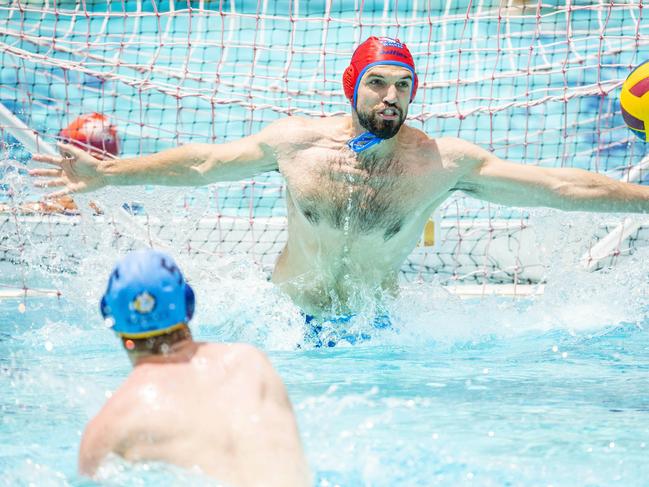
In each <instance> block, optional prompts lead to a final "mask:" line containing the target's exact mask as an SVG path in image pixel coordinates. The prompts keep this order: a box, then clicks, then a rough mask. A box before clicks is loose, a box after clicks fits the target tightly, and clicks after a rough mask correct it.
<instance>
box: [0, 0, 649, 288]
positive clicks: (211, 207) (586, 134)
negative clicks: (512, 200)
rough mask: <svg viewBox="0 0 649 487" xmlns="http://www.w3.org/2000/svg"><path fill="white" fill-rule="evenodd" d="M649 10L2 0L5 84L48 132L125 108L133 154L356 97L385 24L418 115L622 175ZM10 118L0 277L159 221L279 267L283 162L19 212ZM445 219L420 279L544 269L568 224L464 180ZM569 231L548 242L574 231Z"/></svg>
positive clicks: (193, 243)
mask: <svg viewBox="0 0 649 487" xmlns="http://www.w3.org/2000/svg"><path fill="white" fill-rule="evenodd" d="M643 13H644V11H643V4H642V2H641V1H639V0H637V1H626V2H603V1H601V2H565V3H564V2H556V4H554V3H547V2H546V3H542V2H499V1H497V0H494V1H468V0H460V1H457V0H454V1H450V0H449V1H447V2H431V1H408V2H406V1H403V2H392V1H387V0H386V1H385V2H377V1H358V0H357V1H311V2H309V1H306V2H305V1H290V0H287V1H268V0H259V1H243V2H242V1H200V2H195V1H191V2H190V1H184V2H182V1H150V2H142V1H131V0H129V1H113V0H105V1H92V2H90V1H85V2H83V1H78V2H71V1H70V2H68V1H54V0H52V1H39V2H37V1H21V0H15V1H6V0H5V1H0V47H1V50H0V60H1V63H0V66H1V67H0V83H1V86H0V102H1V103H2V105H4V107H5V108H7V109H8V110H9V111H10V112H11V113H13V114H14V115H15V116H16V117H17V118H19V119H20V120H21V121H22V122H24V123H25V124H26V125H27V126H28V127H29V128H30V129H32V130H34V131H36V132H37V133H38V134H40V135H41V136H42V137H43V140H45V141H47V142H50V143H52V142H55V140H56V138H57V136H58V133H59V130H60V129H61V128H62V127H65V126H66V125H67V124H68V123H70V122H71V121H72V120H73V119H74V118H76V117H77V116H78V115H80V114H82V113H89V112H95V111H97V112H101V113H104V114H106V115H108V116H110V117H111V119H112V120H113V122H114V123H115V124H116V125H117V126H118V129H119V135H120V137H121V139H122V141H123V148H122V155H134V154H143V153H151V152H154V151H159V150H162V149H165V148H168V147H172V146H175V145H178V144H182V143H187V142H190V141H191V142H211V143H219V142H223V141H227V140H233V139H237V138H239V137H242V136H245V135H248V134H250V133H254V132H256V131H258V130H259V129H260V128H261V127H263V126H264V125H265V124H267V123H268V122H270V121H272V120H275V119H276V118H278V117H282V116H286V115H295V114H299V115H307V116H316V117H319V116H328V115H335V114H344V113H348V112H349V105H348V102H347V100H345V98H344V97H343V95H342V90H341V84H340V78H341V73H342V71H343V69H344V68H345V67H346V65H347V63H348V61H349V58H350V56H351V53H352V52H353V49H354V47H355V46H356V45H357V44H358V42H359V41H361V40H363V39H364V38H366V37H367V36H369V35H389V36H392V37H398V38H400V39H401V40H403V41H405V42H406V43H407V44H408V46H409V48H410V50H411V52H412V53H413V55H414V57H415V61H416V64H417V70H418V73H419V76H420V88H419V91H418V94H417V99H416V100H415V102H414V103H413V105H412V107H411V109H410V118H411V120H410V122H409V123H411V124H412V125H414V126H416V127H418V128H421V129H423V130H424V131H426V132H427V133H428V134H430V135H431V136H439V135H453V136H458V137H462V138H465V139H467V140H470V141H472V142H475V143H478V144H480V145H482V146H484V147H486V148H488V149H490V150H492V151H494V152H495V153H496V154H497V155H499V156H500V157H502V158H505V159H508V160H512V161H516V162H521V163H526V164H538V165H544V166H569V167H581V168H585V169H589V170H592V171H598V172H607V173H609V174H611V175H613V176H614V177H625V174H626V171H627V170H628V169H629V168H631V167H632V166H634V165H636V164H637V163H638V162H639V161H640V160H641V159H642V157H643V156H644V154H645V152H646V147H645V145H644V144H643V143H641V142H638V143H636V141H635V140H634V139H633V136H632V135H631V134H630V132H629V131H628V130H627V129H626V128H625V127H624V124H623V121H622V117H621V115H620V113H619V107H618V102H617V98H618V97H617V95H618V88H619V86H620V85H621V82H622V81H623V79H624V78H625V77H626V75H627V74H628V72H629V71H630V70H631V69H632V67H634V66H635V65H637V64H638V63H640V62H641V61H643V60H644V59H643V53H646V52H647V51H648V49H647V48H648V46H649V37H648V36H649V22H648V21H645V20H644V19H643ZM7 125H8V124H7V123H5V124H4V126H5V128H4V130H3V133H2V134H3V137H4V141H5V146H4V147H5V149H4V152H3V157H2V159H3V161H2V163H1V164H2V169H1V170H2V171H3V186H2V191H3V194H2V199H3V202H2V203H3V204H4V213H3V214H2V215H0V227H1V233H0V239H1V240H0V260H2V262H3V263H4V264H3V265H2V277H1V278H0V285H2V286H5V287H11V288H15V287H16V286H18V287H19V288H33V287H38V285H39V282H35V280H36V277H35V275H36V274H35V272H32V270H33V269H35V268H36V267H38V268H39V269H41V270H42V269H45V270H47V269H50V270H52V269H53V270H57V271H58V270H62V269H63V270H74V269H75V267H76V264H77V263H78V261H79V260H80V259H82V258H83V257H84V256H87V255H92V254H93V253H96V252H98V249H105V248H106V246H108V247H111V248H113V249H119V250H123V249H125V248H128V247H130V246H133V245H138V243H137V242H143V243H147V239H148V242H154V243H156V244H158V245H166V246H169V247H171V248H173V249H174V250H175V251H176V252H179V253H189V254H191V255H200V256H202V258H208V259H209V258H212V257H213V256H219V255H224V254H226V253H229V252H245V253H248V254H250V255H251V256H252V257H253V259H254V260H255V261H257V262H260V263H261V264H262V265H263V266H264V267H266V268H270V267H271V266H272V263H273V261H274V259H275V258H276V256H277V254H278V252H279V250H280V249H281V247H282V244H283V242H284V240H285V214H286V211H285V207H284V191H283V182H282V180H281V177H280V176H279V175H277V174H266V175H262V176H260V177H258V178H256V179H255V180H254V181H242V182H237V183H232V184H218V185H214V186H212V187H209V188H202V189H196V190H186V189H182V190H179V189H175V190H173V191H172V190H168V191H167V192H164V191H163V192H162V193H161V192H160V191H159V190H158V189H156V190H148V192H144V193H143V192H142V191H135V192H133V191H134V190H129V191H128V192H125V191H120V192H115V191H112V192H111V191H106V192H104V193H103V194H101V195H98V196H97V199H98V200H99V202H100V203H101V205H102V208H104V210H105V214H104V215H101V216H96V217H94V216H92V214H91V213H92V212H90V211H89V212H88V215H86V217H85V218H84V219H83V222H84V223H83V224H81V223H80V222H81V221H82V220H81V219H80V218H79V217H78V216H64V215H45V216H43V215H25V214H24V213H25V203H26V202H28V201H35V200H36V199H38V197H39V194H38V193H36V192H35V191H34V190H33V188H31V186H30V185H29V181H28V180H27V178H26V177H25V176H24V167H25V165H29V164H33V163H28V162H27V160H28V155H26V154H25V151H23V150H20V148H19V147H17V146H15V145H12V142H14V139H13V138H12V132H15V127H14V128H13V129H12V128H11V127H7ZM9 125H10V124H9ZM640 179H642V174H640ZM170 191H171V192H170ZM160 194H164V198H162V199H163V200H164V205H162V204H161V203H160V198H161V197H160V196H159V195H160ZM134 195H135V196H134ZM93 198H94V196H93ZM133 200H136V201H139V202H141V203H143V209H142V208H140V207H139V206H133V205H131V207H130V210H129V211H128V214H127V213H126V212H124V210H122V209H121V203H122V202H132V201H133ZM86 204H87V201H85V200H84V201H83V203H81V205H82V206H84V205H86ZM84 207H85V206H84ZM434 220H435V223H436V225H435V228H434V230H433V227H432V226H429V228H428V232H427V235H425V236H424V237H423V238H422V242H426V243H428V244H429V245H428V246H426V245H423V246H421V247H419V248H417V249H416V251H415V252H414V253H413V254H412V255H411V257H410V259H409V260H408V262H407V263H406V265H404V268H403V271H404V272H403V276H404V277H405V278H407V279H413V278H421V277H423V278H426V279H428V278H432V277H433V276H435V275H438V276H442V280H443V281H462V282H465V281H466V282H472V283H479V284H481V283H485V282H499V283H533V282H538V281H539V280H542V279H543V275H544V269H545V266H547V263H548V259H550V258H551V254H552V251H551V250H550V251H549V250H547V248H546V247H547V240H545V241H544V239H546V238H550V237H548V236H547V234H548V232H549V233H552V232H554V233H557V231H559V230H557V229H556V228H554V229H552V228H550V227H552V225H549V226H548V225H545V224H544V227H542V228H541V231H539V225H538V224H537V225H536V232H534V231H531V230H530V219H529V216H528V215H527V213H525V212H522V211H519V210H516V209H508V208H501V207H497V206H494V205H485V204H483V203H481V202H477V201H474V200H470V199H468V198H466V197H463V196H462V195H458V196H456V197H454V198H452V199H451V200H449V201H448V202H447V203H445V204H444V205H443V206H442V208H440V209H439V210H438V213H437V215H436V217H435V218H434ZM615 225H616V222H615V221H611V222H607V223H606V224H600V223H599V222H591V226H590V227H588V228H590V230H588V229H586V230H584V228H582V227H579V232H580V236H581V237H586V238H585V240H584V242H583V244H581V247H579V250H580V252H587V251H588V248H589V247H590V246H591V245H592V243H593V242H595V241H597V239H598V238H599V237H601V236H603V235H605V234H606V233H607V231H609V230H611V229H613V228H614V227H615ZM532 226H534V225H532ZM548 228H550V230H551V231H549V230H548ZM584 231H585V232H586V235H583V232H584ZM643 232H644V230H643V229H642V228H640V229H636V230H634V231H633V232H631V236H630V237H631V238H630V239H629V238H627V237H626V236H625V238H624V239H620V241H619V242H617V243H616V245H614V246H613V247H612V248H610V249H609V250H610V251H609V252H608V253H607V254H606V255H607V256H609V257H608V258H606V259H598V261H597V263H598V265H607V264H608V263H610V262H611V260H612V259H613V260H614V259H615V258H616V257H617V256H618V255H621V254H625V253H628V251H629V248H630V247H632V246H633V242H634V241H635V240H637V239H638V238H640V239H643V238H644V237H643V235H644V234H643ZM559 233H560V232H559ZM627 233H628V232H627ZM591 234H592V238H591ZM432 237H435V238H434V239H433V238H432ZM561 238H563V240H561ZM561 238H559V237H557V238H555V240H554V241H553V242H554V243H556V242H564V241H565V239H570V238H571V237H570V235H568V236H566V235H563V236H562V237H561ZM433 240H434V244H433V245H431V244H432V243H433ZM578 257H579V256H576V257H575V260H578Z"/></svg>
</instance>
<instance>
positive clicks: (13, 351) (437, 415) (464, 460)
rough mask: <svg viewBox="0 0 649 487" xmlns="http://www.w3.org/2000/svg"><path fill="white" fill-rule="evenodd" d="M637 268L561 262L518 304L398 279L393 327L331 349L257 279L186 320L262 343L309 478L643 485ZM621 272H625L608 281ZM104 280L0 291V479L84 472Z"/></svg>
mask: <svg viewBox="0 0 649 487" xmlns="http://www.w3.org/2000/svg"><path fill="white" fill-rule="evenodd" d="M633 265H634V266H636V267H637V262H636V263H634V264H633ZM633 265H632V266H630V267H629V268H627V269H623V270H619V271H616V272H617V273H616V272H613V273H612V274H609V275H606V276H598V277H597V278H595V280H593V278H592V277H591V276H592V275H589V274H585V273H584V274H583V275H580V274H579V273H578V271H575V277H574V284H575V285H576V286H577V287H573V286H572V284H562V283H556V284H555V285H554V286H552V285H549V287H550V290H549V292H548V294H547V296H545V297H538V298H535V299H533V300H523V301H511V300H495V299H494V300H489V299H487V300H482V301H460V300H458V299H457V298H454V297H452V296H447V297H446V298H445V299H444V292H443V291H442V290H441V289H439V288H435V287H426V286H423V288H422V287H420V286H418V285H408V286H407V287H405V289H404V292H403V296H402V297H401V298H400V299H397V300H396V301H395V302H393V303H391V310H392V316H393V321H394V323H395V326H394V329H393V330H381V331H378V332H377V331H376V330H374V331H373V335H372V339H371V340H370V341H368V342H365V343H362V344H360V345H356V346H353V347H345V346H339V347H337V348H334V349H312V348H309V347H308V345H307V346H306V347H305V348H301V349H297V347H296V343H297V341H299V339H300V338H299V337H300V333H301V331H302V329H301V326H302V325H301V322H300V320H299V313H297V310H296V309H295V308H294V307H293V306H292V305H290V303H288V302H287V301H286V300H285V299H281V298H280V299H277V293H276V291H275V290H274V289H272V286H269V285H268V283H267V282H266V281H265V280H264V279H263V276H262V275H258V276H256V277H254V276H252V277H251V276H248V278H246V279H245V280H241V278H240V276H236V273H232V274H225V275H222V276H221V281H220V282H219V283H218V285H216V283H214V282H212V283H211V285H210V282H209V281H204V282H201V283H200V284H198V283H197V285H195V288H196V289H197V290H198V313H197V317H196V320H195V323H194V325H193V329H194V333H195V336H196V338H197V339H201V340H226V341H238V340H245V341H249V342H252V343H255V344H256V345H258V346H260V347H261V348H264V349H266V350H268V353H269V355H270V358H271V360H272V362H273V364H274V366H275V367H276V368H277V370H278V371H279V373H280V374H281V376H282V377H283V379H284V381H285V383H286V384H287V387H288V390H289V394H290V397H291V400H292V402H293V405H294V408H295V412H296V415H297V418H298V423H299V427H300V430H301V434H302V438H303V440H304V445H305V450H306V453H307V457H308V460H309V462H310V464H311V467H312V469H313V472H314V475H315V479H316V481H315V485H320V486H327V485H341V486H360V485H371V486H394V485H405V486H421V485H480V486H483V485H485V486H489V485H494V486H496V485H497V486H502V485H520V486H537V485H544V486H545V485H553V486H574V485H591V486H610V485H621V486H641V485H646V479H647V478H649V466H648V465H647V462H646V458H647V451H648V448H649V421H648V419H649V394H647V390H648V387H647V386H648V385H649V380H648V379H647V377H648V375H647V374H648V372H649V358H647V357H649V355H648V353H647V352H648V351H649V334H648V333H647V331H646V329H645V327H646V325H647V323H648V321H647V320H646V317H645V311H644V309H645V308H646V307H647V304H649V295H648V293H647V290H648V287H649V285H648V284H647V282H646V278H644V279H642V278H639V277H638V276H640V275H642V272H641V271H638V270H636V271H633ZM108 266H109V263H106V267H107V269H108ZM103 270H104V269H102V271H103ZM98 274H101V272H98ZM106 275H108V271H107V270H106ZM625 276H627V277H630V278H631V279H632V280H633V281H632V282H630V283H629V284H627V285H625V284H623V283H622V284H620V281H621V280H622V279H623V278H624V277H625ZM606 282H611V283H615V284H616V287H615V288H607V287H606V286H605V285H604V284H605V283H606ZM618 284H619V286H617V285H618ZM82 285H83V287H81V286H82ZM102 285H103V283H102V279H101V278H100V277H96V278H90V279H89V281H88V279H85V280H84V278H83V276H79V277H76V278H74V279H73V281H72V282H70V284H68V285H67V286H64V287H65V290H66V291H67V292H66V295H67V296H68V298H67V299H63V300H60V301H58V302H57V301H56V300H38V299H28V300H27V302H26V304H27V307H26V310H25V313H24V314H21V313H19V312H17V305H18V302H17V301H15V300H4V301H2V302H0V316H2V317H3V319H2V322H1V324H0V337H1V338H0V357H1V358H0V390H1V391H2V394H0V398H1V401H2V423H1V424H0V438H2V446H1V448H0V470H1V471H2V472H3V475H2V478H1V480H0V483H2V485H16V484H19V485H26V484H28V483H30V482H32V483H34V485H80V484H83V485H86V483H87V482H88V481H86V480H83V479H80V478H78V477H77V475H76V473H75V468H76V467H75V464H76V454H77V448H78V444H79V440H80V434H81V431H82V429H83V427H84V425H85V423H86V421H87V420H88V419H90V417H91V416H92V415H94V414H95V413H96V411H97V410H98V409H99V408H100V407H101V405H102V404H103V402H104V401H105V400H106V397H107V395H109V394H110V392H111V391H114V390H115V389H116V388H117V387H118V386H119V384H120V383H121V382H122V380H123V379H124V377H126V375H127V374H128V372H129V370H130V364H129V362H128V360H127V358H126V356H125V354H124V353H123V351H122V350H121V348H120V345H119V343H118V342H117V340H116V339H115V337H114V336H113V334H112V332H111V331H110V330H108V329H106V328H105V327H104V326H103V323H102V322H101V319H100V318H99V314H98V312H97V308H96V301H97V297H96V296H95V294H97V295H99V293H100V291H101V286H102ZM251 287H252V288H253V289H252V290H251ZM75 289H76V290H77V295H76V296H74V295H73V294H72V293H71V292H70V291H73V290H75ZM249 293H252V294H253V295H254V296H256V297H257V298H258V301H259V302H258V304H257V305H255V306H253V307H252V308H250V307H249V306H248V303H250V296H249ZM584 295H587V296H589V298H590V299H591V300H592V305H584V303H583V298H584ZM273 301H274V303H275V304H274V306H273V305H272V304H271V303H272V302H273ZM630 305H633V306H630ZM108 465H109V466H108V467H107V469H106V470H105V472H104V475H105V480H106V482H107V483H108V484H109V485H160V484H161V483H162V484H170V485H185V484H202V483H206V482H208V480H207V479H205V478H203V477H201V476H200V475H199V474H198V473H196V472H187V471H183V470H180V469H176V468H173V467H169V466H164V465H157V464H151V465H144V466H143V465H139V466H131V465H128V464H125V463H123V462H119V461H113V462H109V464H108Z"/></svg>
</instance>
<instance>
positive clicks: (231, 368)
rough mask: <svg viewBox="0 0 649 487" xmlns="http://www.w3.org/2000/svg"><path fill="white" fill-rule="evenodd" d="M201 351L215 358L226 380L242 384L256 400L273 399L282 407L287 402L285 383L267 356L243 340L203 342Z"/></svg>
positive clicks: (287, 403)
mask: <svg viewBox="0 0 649 487" xmlns="http://www.w3.org/2000/svg"><path fill="white" fill-rule="evenodd" d="M204 352H205V353H208V354H210V356H211V357H212V358H214V359H216V360H218V361H219V362H220V363H221V364H222V365H223V367H224V368H225V370H226V375H227V376H228V377H229V380H231V381H235V382H239V383H241V384H245V385H246V387H247V388H250V389H251V392H252V394H253V395H254V396H255V397H257V399H259V400H261V401H264V400H266V399H269V398H272V399H273V400H274V401H275V402H277V403H281V405H282V406H286V405H290V402H289V401H288V396H287V394H286V389H285V387H284V382H283V381H282V379H281V377H280V376H279V374H278V373H277V371H276V370H275V368H274V367H273V364H272V363H271V361H270V358H269V357H268V355H266V354H265V353H264V352H263V351H261V350H259V349H258V348H256V347H254V346H252V345H249V344H246V343H231V344H206V347H205V348H204Z"/></svg>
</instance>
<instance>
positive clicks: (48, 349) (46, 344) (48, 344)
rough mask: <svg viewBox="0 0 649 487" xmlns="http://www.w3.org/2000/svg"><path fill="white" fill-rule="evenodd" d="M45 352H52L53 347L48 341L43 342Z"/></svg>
mask: <svg viewBox="0 0 649 487" xmlns="http://www.w3.org/2000/svg"><path fill="white" fill-rule="evenodd" d="M45 350H47V351H48V352H51V351H52V350H54V345H52V342H50V341H49V340H48V341H46V342H45Z"/></svg>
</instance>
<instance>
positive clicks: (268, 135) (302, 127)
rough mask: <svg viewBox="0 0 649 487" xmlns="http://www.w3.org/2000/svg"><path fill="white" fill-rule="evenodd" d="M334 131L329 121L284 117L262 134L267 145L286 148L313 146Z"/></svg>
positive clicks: (271, 124) (265, 129) (268, 126)
mask: <svg viewBox="0 0 649 487" xmlns="http://www.w3.org/2000/svg"><path fill="white" fill-rule="evenodd" d="M332 129H333V124H332V123H331V121H330V120H329V119H326V118H323V119H319V118H306V117H298V116H291V117H284V118H280V119H278V120H275V121H274V122H272V123H270V124H269V125H267V126H266V127H265V128H264V129H263V131H262V132H261V135H262V137H263V138H264V139H265V140H266V142H267V143H269V144H273V145H280V144H283V145H284V146H286V147H300V146H304V145H311V144H314V143H316V142H317V141H318V140H320V139H322V138H323V136H326V134H327V133H328V132H330V131H331V130H332Z"/></svg>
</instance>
